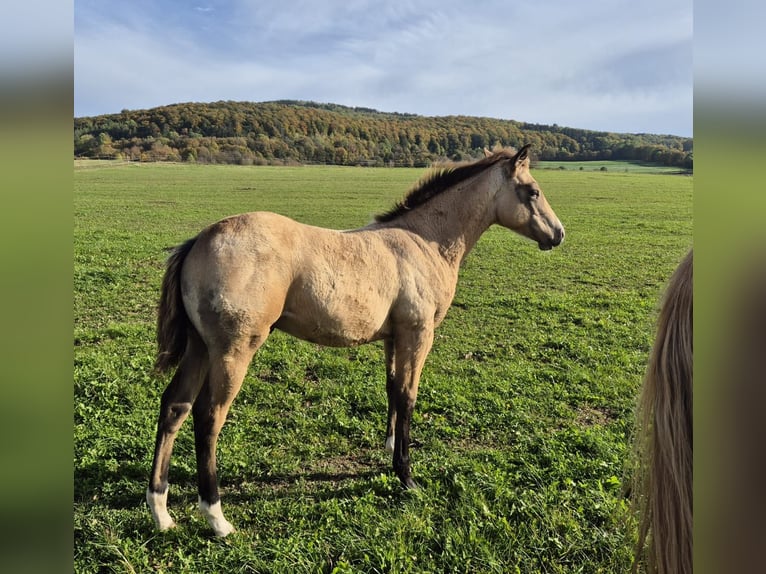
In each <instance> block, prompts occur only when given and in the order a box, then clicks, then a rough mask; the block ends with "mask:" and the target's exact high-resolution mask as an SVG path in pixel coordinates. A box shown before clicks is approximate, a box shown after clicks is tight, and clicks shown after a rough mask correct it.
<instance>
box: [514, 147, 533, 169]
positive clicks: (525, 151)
mask: <svg viewBox="0 0 766 574" xmlns="http://www.w3.org/2000/svg"><path fill="white" fill-rule="evenodd" d="M530 147H532V144H527V145H525V146H522V148H521V149H520V150H519V151H518V153H517V154H516V155H515V156H514V158H513V163H514V165H519V164H520V163H521V162H523V161H524V160H525V159H527V157H529V148H530Z"/></svg>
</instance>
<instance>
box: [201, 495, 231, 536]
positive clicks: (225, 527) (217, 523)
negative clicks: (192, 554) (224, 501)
mask: <svg viewBox="0 0 766 574" xmlns="http://www.w3.org/2000/svg"><path fill="white" fill-rule="evenodd" d="M199 509H200V512H202V515H203V516H204V517H205V518H206V519H207V523H208V524H209V525H210V527H211V528H212V529H213V531H214V532H215V535H216V536H226V535H228V534H231V533H232V532H234V530H235V528H234V526H232V524H231V522H229V521H228V520H226V519H225V518H224V517H223V511H222V510H221V501H220V500H219V501H218V502H216V503H215V504H208V503H207V502H204V501H203V500H202V499H201V498H200V499H199Z"/></svg>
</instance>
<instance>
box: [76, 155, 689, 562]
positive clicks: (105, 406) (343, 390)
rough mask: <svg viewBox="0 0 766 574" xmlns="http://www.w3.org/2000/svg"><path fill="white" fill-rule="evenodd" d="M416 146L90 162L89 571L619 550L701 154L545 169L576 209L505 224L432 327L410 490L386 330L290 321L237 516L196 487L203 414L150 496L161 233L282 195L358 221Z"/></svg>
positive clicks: (240, 403) (237, 430) (85, 428)
mask: <svg viewBox="0 0 766 574" xmlns="http://www.w3.org/2000/svg"><path fill="white" fill-rule="evenodd" d="M422 173H423V170H417V169H374V168H341V167H294V168H293V167H281V168H279V167H274V168H271V167H235V166H198V165H189V166H186V165H173V164H112V163H106V162H78V163H76V164H75V174H74V180H75V191H74V202H75V231H74V245H75V249H74V251H75V262H74V281H75V291H74V315H75V325H74V345H75V365H74V529H75V531H74V548H75V556H74V560H75V571H76V572H83V573H84V572H152V571H155V572H498V573H500V572H502V573H507V572H510V573H513V572H517V573H527V572H529V573H532V572H546V573H548V572H551V573H553V572H561V573H573V572H603V573H610V574H611V573H615V572H625V571H626V570H627V569H628V567H629V565H630V563H631V544H632V541H633V538H634V524H633V522H632V520H631V518H630V514H629V512H628V507H627V503H626V500H625V499H624V497H623V495H622V488H623V483H624V480H625V478H626V476H627V474H626V469H627V465H628V461H629V455H630V446H629V441H630V436H631V432H632V425H633V422H632V417H633V407H634V402H635V394H636V391H637V389H638V387H639V385H640V381H641V377H642V373H643V370H644V366H645V363H646V359H647V355H648V352H649V348H650V344H651V338H652V333H653V320H654V317H655V314H656V308H657V302H658V299H659V297H660V294H661V292H662V289H663V286H664V283H665V281H666V280H667V278H668V277H669V275H670V273H671V272H672V270H673V269H674V267H675V265H676V264H677V262H678V261H679V260H680V259H681V257H682V256H683V254H684V253H685V252H686V250H687V249H688V248H689V247H690V246H691V242H692V236H691V233H692V178H689V177H678V176H669V175H643V174H636V173H618V172H612V171H611V170H610V171H608V172H606V173H603V172H600V173H593V172H587V171H582V172H580V171H573V170H566V171H556V170H550V171H549V170H537V171H535V172H534V174H535V176H536V177H537V179H538V180H539V181H540V183H541V186H542V188H543V190H544V191H545V193H546V195H547V196H548V199H549V201H550V202H551V205H552V206H553V208H554V210H555V211H556V213H557V214H558V215H559V217H560V219H561V221H562V222H563V223H564V225H565V227H566V229H567V239H566V241H565V242H564V244H563V245H562V246H561V247H559V248H558V249H555V250H553V251H551V252H541V251H539V250H538V249H537V246H536V245H535V244H534V243H533V242H531V241H528V240H525V239H523V238H521V237H519V236H516V235H514V234H512V233H511V232H508V231H507V230H505V229H502V228H499V227H497V228H492V229H490V230H489V231H488V232H487V233H486V234H485V236H484V237H483V238H482V239H481V240H480V241H479V243H478V245H477V246H476V248H475V249H474V251H473V252H472V253H471V255H469V257H468V259H467V260H466V262H465V265H464V268H463V270H462V273H461V280H460V282H459V284H458V290H457V294H456V297H455V301H454V303H453V306H452V308H451V309H450V312H449V314H448V316H447V319H446V320H445V322H444V324H443V325H442V326H441V327H440V329H439V330H438V331H437V335H436V340H435V343H434V347H433V351H432V353H431V355H430V356H429V359H428V361H427V363H426V367H425V370H424V373H423V378H422V381H421V385H420V394H419V397H418V404H417V407H416V410H415V415H414V419H413V427H412V439H413V441H414V443H415V446H414V448H413V449H412V461H413V474H414V477H415V479H416V480H417V481H418V482H419V483H420V484H421V486H422V487H423V488H422V489H421V490H420V491H418V492H415V493H412V492H404V491H403V490H402V489H401V488H400V486H399V483H398V480H397V479H396V477H395V476H394V474H393V472H392V471H391V469H390V460H389V456H388V455H387V454H386V453H385V452H384V450H383V443H384V433H385V423H386V421H385V418H386V400H385V389H384V387H385V384H384V380H385V377H384V370H383V351H382V347H381V345H380V344H373V345H366V346H361V347H358V348H354V349H325V348H320V347H317V346H315V345H311V344H308V343H304V342H301V341H297V340H295V339H291V338H290V337H288V336H286V335H283V334H281V333H279V332H275V333H274V334H273V335H272V336H271V337H270V339H269V340H268V341H267V343H266V344H265V345H264V347H263V349H262V350H261V351H260V352H259V353H258V354H257V355H256V358H255V360H254V362H253V364H252V366H251V368H250V371H249V373H248V376H247V378H246V381H245V384H244V385H243V388H242V391H241V393H240V395H239V397H238V398H237V401H236V402H235V404H234V406H233V408H232V410H231V412H230V415H229V421H228V423H227V424H226V426H225V427H224V429H223V432H222V435H221V439H220V442H219V454H218V460H219V467H218V468H219V477H220V480H221V485H222V497H223V505H224V509H225V511H226V513H227V517H228V518H229V519H230V520H231V521H232V522H233V523H234V525H235V526H237V527H238V532H236V533H235V534H233V535H231V536H229V537H227V538H226V539H223V540H221V539H216V538H214V537H212V535H211V531H210V530H209V528H208V527H207V525H206V523H205V522H204V519H203V518H202V517H201V516H200V515H199V513H198V512H197V510H196V504H197V493H196V472H195V463H194V452H193V451H194V447H193V433H192V425H191V421H187V423H186V424H185V425H184V426H183V428H182V429H181V431H180V433H179V437H178V440H177V441H176V446H175V451H174V457H173V460H172V463H171V469H170V499H169V507H170V512H171V514H172V515H173V516H174V517H175V519H176V522H177V523H178V525H179V527H178V528H177V529H174V530H172V531H168V532H166V533H157V532H155V531H154V527H153V523H152V519H151V516H150V514H149V511H148V509H147V507H146V505H145V503H144V492H145V489H146V485H147V481H148V476H149V470H150V466H151V456H152V449H153V444H154V436H155V431H156V417H157V413H158V407H159V399H160V395H161V393H162V391H163V390H164V386H165V385H166V384H167V382H168V379H167V378H164V379H163V380H157V379H155V378H154V377H153V376H152V374H151V367H152V363H153V359H154V351H155V343H154V340H155V339H154V336H155V334H154V323H155V306H156V302H157V298H158V294H159V286H160V281H161V277H162V273H163V264H164V258H165V256H166V253H165V252H164V251H163V250H164V248H166V247H170V246H173V245H175V244H178V243H179V242H181V241H182V240H184V239H186V238H188V237H191V236H193V235H195V234H196V233H197V232H198V231H199V230H200V229H201V228H202V227H204V226H205V225H207V224H209V223H211V222H213V221H216V220H218V219H220V218H222V217H224V216H226V215H230V214H234V213H239V212H244V211H253V210H272V211H277V212H279V213H283V214H285V215H289V216H291V217H294V218H295V219H298V220H300V221H303V222H306V223H311V224H315V225H321V226H327V227H334V228H339V229H342V228H351V227H358V226H361V225H364V224H366V223H367V222H368V221H370V219H371V217H372V216H373V215H374V214H375V213H378V212H382V211H385V210H387V209H388V208H389V207H390V206H391V204H392V202H393V201H394V200H395V199H398V198H399V197H400V196H401V195H402V194H403V193H404V192H405V191H406V190H407V189H408V188H409V186H410V185H411V184H412V183H414V182H415V181H416V180H417V179H418V177H419V176H420V175H421V174H422Z"/></svg>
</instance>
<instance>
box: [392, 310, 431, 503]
mask: <svg viewBox="0 0 766 574" xmlns="http://www.w3.org/2000/svg"><path fill="white" fill-rule="evenodd" d="M433 339H434V330H433V326H432V325H431V326H428V327H426V328H420V329H418V330H412V331H407V330H405V331H404V332H397V333H396V336H395V339H394V363H395V364H394V377H393V378H394V384H393V392H392V393H391V394H392V395H393V399H394V405H395V410H396V424H395V434H394V472H396V475H397V476H398V477H399V480H400V481H401V482H402V484H403V485H404V486H405V488H417V486H418V485H417V484H416V483H415V481H414V480H412V476H411V473H410V422H411V420H412V411H413V410H414V408H415V401H416V400H417V397H418V384H419V383H420V373H421V372H422V371H423V365H424V364H425V361H426V357H427V356H428V352H429V351H430V350H431V344H432V343H433ZM389 400H390V399H389Z"/></svg>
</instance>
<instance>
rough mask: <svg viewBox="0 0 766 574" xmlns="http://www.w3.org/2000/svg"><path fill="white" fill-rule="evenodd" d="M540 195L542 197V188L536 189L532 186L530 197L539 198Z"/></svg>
mask: <svg viewBox="0 0 766 574" xmlns="http://www.w3.org/2000/svg"><path fill="white" fill-rule="evenodd" d="M538 197H540V190H539V189H535V188H534V187H530V188H529V198H530V199H537V198H538Z"/></svg>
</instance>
